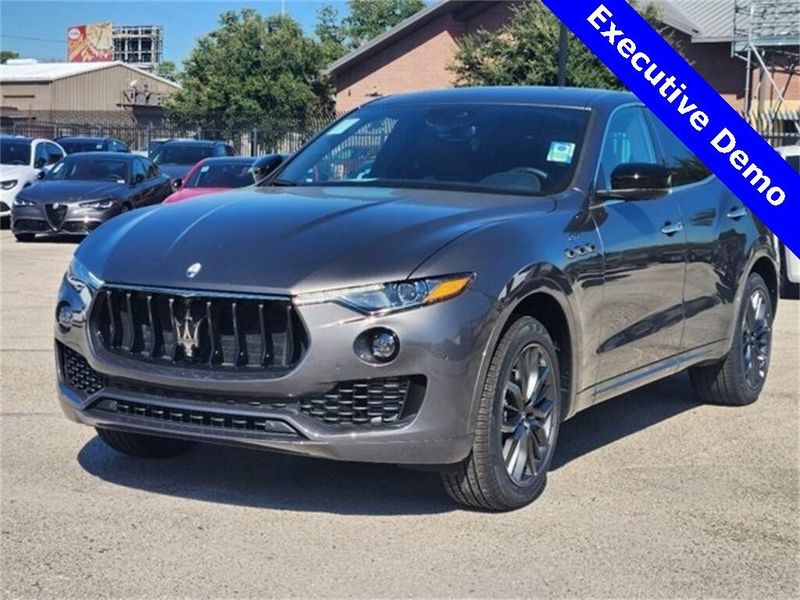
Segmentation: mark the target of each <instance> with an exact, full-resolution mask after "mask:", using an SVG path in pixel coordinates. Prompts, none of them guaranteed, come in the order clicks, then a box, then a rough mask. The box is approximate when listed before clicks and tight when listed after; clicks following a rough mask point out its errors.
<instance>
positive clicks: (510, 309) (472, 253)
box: [412, 213, 599, 427]
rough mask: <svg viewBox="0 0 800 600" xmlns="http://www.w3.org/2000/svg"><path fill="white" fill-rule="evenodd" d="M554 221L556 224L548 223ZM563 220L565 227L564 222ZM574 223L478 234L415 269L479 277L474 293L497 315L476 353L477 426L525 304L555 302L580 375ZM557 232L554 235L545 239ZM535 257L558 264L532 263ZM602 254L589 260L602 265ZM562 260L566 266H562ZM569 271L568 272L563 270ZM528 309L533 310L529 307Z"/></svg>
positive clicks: (512, 225)
mask: <svg viewBox="0 0 800 600" xmlns="http://www.w3.org/2000/svg"><path fill="white" fill-rule="evenodd" d="M551 219H552V220H554V222H553V223H544V222H543V221H549V220H551ZM561 220H563V221H564V222H563V223H562V222H561ZM567 222H568V219H567V218H565V217H564V216H562V215H556V214H554V213H546V214H540V215H537V217H536V218H534V219H519V220H516V221H513V222H511V221H503V222H498V223H494V224H492V225H489V226H486V227H483V228H481V229H479V230H476V231H473V232H471V233H470V234H468V235H465V236H463V237H462V238H459V239H458V240H456V241H454V243H452V244H450V245H448V246H447V247H445V248H443V249H442V250H441V251H440V252H438V253H437V254H435V255H434V256H433V257H431V258H429V259H428V260H427V261H426V262H425V263H423V264H422V265H420V267H418V268H417V270H415V272H414V273H413V274H412V277H415V278H416V277H432V276H435V275H441V274H442V273H456V272H473V273H475V274H476V278H475V281H474V282H473V285H472V288H473V289H474V290H475V291H477V292H480V293H482V294H484V295H485V296H487V297H488V298H489V299H490V301H491V306H492V308H491V310H490V311H489V313H488V314H487V316H486V319H485V322H484V323H483V324H482V325H481V335H480V336H479V340H480V345H479V346H478V347H476V348H474V349H473V356H472V360H471V363H470V372H471V373H475V374H476V376H475V377H474V378H471V381H470V382H469V383H470V384H471V385H473V387H474V389H473V390H472V402H471V406H470V424H471V426H473V427H474V424H475V420H476V417H477V411H478V406H479V403H480V397H481V393H482V388H483V385H482V384H483V381H484V380H485V377H486V374H487V372H488V369H489V365H490V363H491V359H492V355H493V352H494V348H495V347H496V346H497V343H498V341H499V339H500V337H501V336H502V334H503V332H504V331H505V328H506V327H507V325H508V324H509V321H510V319H511V318H512V316H513V315H514V314H515V311H516V310H518V309H519V308H520V305H521V304H522V303H523V302H525V301H526V300H528V299H529V298H530V297H531V296H532V295H534V294H545V295H547V296H548V297H549V298H552V300H554V301H555V302H556V303H557V304H558V306H559V307H560V309H561V312H563V313H564V315H565V317H566V322H567V327H568V329H569V334H570V335H569V339H570V348H569V353H568V354H569V357H570V362H571V364H570V365H566V367H567V368H568V369H570V373H572V374H573V375H574V373H575V369H576V365H577V364H578V362H577V361H576V360H575V359H576V357H577V356H578V355H579V350H578V349H577V348H576V340H579V339H581V338H582V336H583V327H582V324H581V323H580V321H579V320H578V319H577V318H576V315H578V314H579V306H578V303H579V300H578V294H576V293H575V289H574V283H573V282H574V280H575V277H576V274H574V273H573V274H570V273H569V271H568V269H569V268H570V267H572V266H573V264H565V263H566V259H565V255H564V247H563V241H562V240H563V238H564V235H563V233H561V232H563V231H564V229H565V227H566V224H567ZM539 232H552V233H553V235H545V234H542V235H539ZM531 257H541V258H548V257H551V258H552V260H537V261H535V262H531V260H530V258H531ZM598 258H599V255H596V256H594V257H591V258H589V259H590V260H597V259H598ZM559 261H561V264H559ZM564 266H566V267H567V268H566V269H565V268H563V267H564ZM526 308H527V307H526ZM576 387H577V384H576V378H575V377H574V376H572V377H570V389H569V390H568V394H567V396H568V399H569V400H568V406H567V407H565V408H566V410H565V412H564V414H565V415H571V414H572V413H573V412H574V410H575V405H574V404H573V399H574V398H575V396H576V392H577V389H576Z"/></svg>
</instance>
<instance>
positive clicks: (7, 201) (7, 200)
mask: <svg viewBox="0 0 800 600" xmlns="http://www.w3.org/2000/svg"><path fill="white" fill-rule="evenodd" d="M21 189H22V185H20V184H17V185H16V186H14V187H13V188H12V189H10V190H0V217H7V216H9V215H10V214H11V206H12V205H13V204H14V198H16V197H17V193H18V192H19V191H20V190H21Z"/></svg>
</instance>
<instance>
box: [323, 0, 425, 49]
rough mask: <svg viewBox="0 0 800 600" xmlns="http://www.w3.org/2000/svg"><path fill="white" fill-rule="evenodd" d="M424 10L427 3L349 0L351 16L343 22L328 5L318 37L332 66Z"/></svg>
mask: <svg viewBox="0 0 800 600" xmlns="http://www.w3.org/2000/svg"><path fill="white" fill-rule="evenodd" d="M424 7H425V2H424V0H348V1H347V11H348V14H347V16H346V17H344V18H343V19H339V11H338V10H336V8H335V7H333V6H331V5H329V4H326V5H324V6H323V7H322V8H320V9H319V10H318V11H317V25H316V27H315V29H314V33H315V34H316V37H317V39H318V40H319V43H320V46H321V48H322V52H323V56H324V58H325V60H326V61H327V63H331V62H333V61H335V60H336V59H338V58H340V57H341V56H342V55H344V54H345V53H346V52H347V51H348V50H353V49H355V48H358V47H359V46H362V45H363V44H366V43H367V42H368V41H370V40H371V39H373V38H375V37H377V36H379V35H380V34H382V33H383V32H385V31H387V30H389V29H391V28H392V27H394V26H395V25H397V24H398V23H399V22H400V21H402V20H404V19H407V18H408V17H410V16H411V15H413V14H414V13H416V12H418V11H420V10H421V9H422V8H424Z"/></svg>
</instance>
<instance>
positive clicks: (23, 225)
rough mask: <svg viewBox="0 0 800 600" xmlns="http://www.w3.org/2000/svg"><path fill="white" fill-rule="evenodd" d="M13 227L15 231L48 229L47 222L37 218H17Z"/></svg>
mask: <svg viewBox="0 0 800 600" xmlns="http://www.w3.org/2000/svg"><path fill="white" fill-rule="evenodd" d="M14 229H15V230H17V231H48V230H49V227H48V226H47V223H45V222H44V221H39V220H37V219H17V220H16V221H14Z"/></svg>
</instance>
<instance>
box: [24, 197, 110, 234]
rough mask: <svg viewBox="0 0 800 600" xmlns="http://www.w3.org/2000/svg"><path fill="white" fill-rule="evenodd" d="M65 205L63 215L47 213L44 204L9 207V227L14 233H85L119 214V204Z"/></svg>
mask: <svg viewBox="0 0 800 600" xmlns="http://www.w3.org/2000/svg"><path fill="white" fill-rule="evenodd" d="M62 206H66V211H65V213H64V215H63V217H61V216H60V215H59V216H57V217H56V216H54V215H49V214H48V213H47V211H46V209H45V205H35V206H15V205H12V207H11V229H12V231H13V232H14V233H58V234H66V235H86V234H88V233H91V232H92V230H94V229H96V228H97V227H99V226H100V225H102V224H103V223H105V222H106V221H108V220H109V219H110V218H111V217H113V216H115V215H117V214H119V206H117V205H113V206H111V208H108V209H105V210H102V209H97V208H84V207H82V206H79V205H78V204H76V203H75V204H62Z"/></svg>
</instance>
